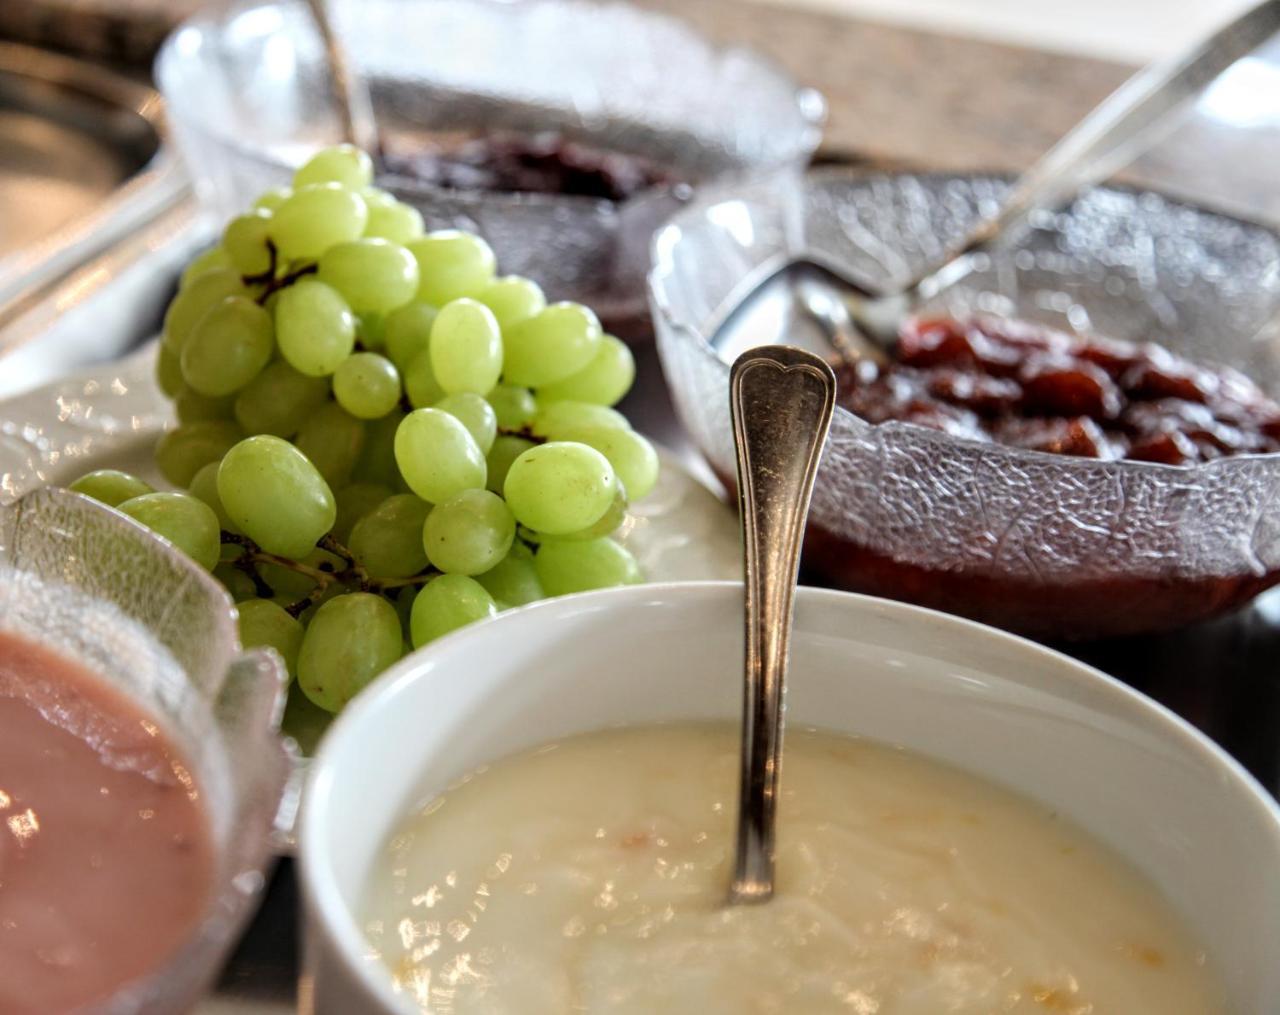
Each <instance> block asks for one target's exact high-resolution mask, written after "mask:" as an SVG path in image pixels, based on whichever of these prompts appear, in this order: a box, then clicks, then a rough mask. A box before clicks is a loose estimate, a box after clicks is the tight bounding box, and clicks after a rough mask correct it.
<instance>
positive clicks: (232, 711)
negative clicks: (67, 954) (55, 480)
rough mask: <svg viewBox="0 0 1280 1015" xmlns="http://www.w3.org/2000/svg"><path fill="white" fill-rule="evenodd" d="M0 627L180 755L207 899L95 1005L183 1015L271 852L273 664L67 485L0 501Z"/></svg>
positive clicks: (129, 527)
mask: <svg viewBox="0 0 1280 1015" xmlns="http://www.w3.org/2000/svg"><path fill="white" fill-rule="evenodd" d="M0 629H3V630H6V631H10V632H13V633H15V634H18V635H22V636H25V637H27V638H29V639H30V640H33V641H38V642H40V643H41V644H45V645H48V646H50V647H51V648H54V649H57V650H59V651H61V652H63V653H64V654H66V655H69V656H71V657H72V658H75V659H78V660H80V661H82V662H83V663H85V664H86V665H88V666H89V667H90V668H91V669H93V670H94V671H96V672H97V673H98V674H99V676H101V677H102V678H104V679H105V680H106V681H107V682H108V683H111V684H114V685H115V686H117V687H118V688H120V689H121V690H122V691H123V692H124V693H125V694H126V695H127V696H129V697H130V698H132V699H134V700H135V701H137V702H138V703H139V704H140V705H142V706H143V707H144V708H145V709H146V710H147V711H148V712H150V713H151V714H153V715H158V716H160V717H161V718H162V719H164V720H165V726H166V730H167V732H168V733H169V734H170V735H171V736H172V737H173V738H174V740H175V742H176V743H177V744H178V745H179V746H180V747H181V748H182V749H183V753H184V754H185V755H186V757H187V759H188V760H189V761H190V763H191V766H192V768H193V770H194V772H195V775H196V779H197V782H198V783H199V784H200V786H201V790H202V793H203V796H204V800H205V804H206V808H205V809H206V811H207V813H208V816H209V819H210V825H211V832H212V835H213V841H214V855H215V858H216V865H215V869H214V882H213V890H212V892H211V893H210V898H209V903H208V907H207V909H206V911H205V913H204V916H203V918H202V920H201V922H200V923H199V925H198V926H197V927H196V928H195V929H194V930H193V931H192V933H191V936H190V937H189V938H188V939H187V940H186V941H184V942H181V943H176V944H177V948H176V950H175V952H174V953H173V954H172V955H171V956H169V957H168V958H167V959H166V960H165V961H164V962H163V964H162V965H161V966H160V967H159V968H157V969H156V970H155V971H154V972H152V973H151V974H149V975H147V976H146V977H143V978H142V979H139V980H136V981H133V982H131V983H128V984H126V985H125V986H124V987H122V988H121V989H119V990H118V991H117V992H116V993H115V994H113V995H112V996H111V997H110V998H107V999H105V1000H104V1001H102V1002H100V1003H99V1004H98V1005H95V1006H94V1007H93V1010H94V1011H95V1012H102V1013H104V1015H134V1013H144V1012H145V1013H157V1015H158V1013H163V1012H173V1011H185V1010H187V1008H188V1007H190V1006H191V1005H192V1004H193V1003H194V1002H195V1000H196V998H197V997H198V996H199V995H200V993H201V992H203V991H204V990H205V989H206V988H207V987H208V985H209V983H210V982H211V981H212V979H213V978H214V976H215V975H216V974H217V972H218V970H219V968H220V967H221V965H222V962H223V960H224V959H225V958H226V955H227V952H228V951H229V950H230V948H231V946H232V944H234V942H235V939H236V936H237V934H238V932H239V930H240V928H241V927H242V925H243V924H244V923H245V921H246V920H247V919H248V917H249V916H250V914H251V913H252V911H253V906H254V904H255V902H256V900H257V897H258V895H259V893H260V891H261V889H262V886H263V884H264V871H265V869H266V866H267V865H268V863H270V862H271V860H272V858H273V855H274V842H275V839H276V835H277V828H276V820H277V814H278V812H279V811H280V810H281V808H280V804H281V799H282V794H283V792H284V787H285V784H286V780H287V776H288V773H289V768H290V764H289V757H288V754H287V753H286V749H285V747H284V743H283V741H282V740H281V739H280V737H279V736H278V735H277V734H276V730H277V728H278V725H279V719H280V710H281V708H282V707H283V694H284V682H285V674H284V668H283V666H282V664H281V662H280V660H279V658H278V657H277V656H276V655H275V653H273V652H264V651H261V650H254V651H248V652H242V651H241V649H240V644H239V640H238V637H237V634H236V623H235V611H234V608H233V607H232V605H231V600H230V599H229V598H227V595H226V593H225V592H223V591H222V590H221V588H220V587H219V586H218V584H217V583H216V582H215V581H214V580H213V578H212V577H211V576H210V575H208V574H207V573H205V572H204V571H203V570H201V569H200V568H199V567H198V566H197V565H195V564H193V563H192V562H191V561H190V560H188V559H187V558H186V557H185V556H184V555H183V554H181V553H180V552H178V551H177V550H175V549H174V548H173V547H172V546H170V545H169V544H168V543H167V542H166V541H164V540H162V539H160V538H159V537H157V536H154V535H152V534H151V533H149V532H148V531H147V530H146V529H144V528H143V527H142V526H141V525H138V524H137V523H135V522H133V521H131V520H130V519H128V518H126V517H125V516H124V515H122V514H119V513H118V512H116V511H112V510H110V509H108V508H105V507H103V506H102V505H100V504H97V503H95V502H94V501H91V500H89V499H88V498H87V497H82V496H81V495H79V494H76V493H71V492H68V491H66V490H56V489H43V490H39V491H37V492H35V493H32V494H29V495H28V496H26V497H24V498H23V499H21V500H19V501H17V502H15V503H12V504H9V505H7V506H3V507H0ZM126 925H127V924H126Z"/></svg>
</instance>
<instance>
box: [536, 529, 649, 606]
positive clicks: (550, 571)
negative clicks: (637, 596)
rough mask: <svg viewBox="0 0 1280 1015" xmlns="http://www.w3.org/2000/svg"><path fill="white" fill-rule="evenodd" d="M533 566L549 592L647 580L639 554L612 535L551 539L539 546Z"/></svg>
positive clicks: (543, 586)
mask: <svg viewBox="0 0 1280 1015" xmlns="http://www.w3.org/2000/svg"><path fill="white" fill-rule="evenodd" d="M533 566H534V569H535V570H536V571H537V573H538V580H539V581H540V582H541V583H542V588H543V590H544V591H545V592H546V594H547V595H549V596H565V595H568V594H569V593H571V592H587V591H589V590H591V589H604V588H609V587H611V586H613V585H635V584H637V583H639V582H642V581H644V576H643V575H642V574H641V573H640V565H639V564H637V563H636V559H635V557H633V556H631V554H630V552H628V551H627V549H626V548H625V547H623V546H620V545H619V544H618V543H615V542H614V541H613V540H612V539H591V540H586V541H582V542H575V541H567V540H558V539H553V540H548V541H547V542H545V543H543V544H542V545H541V546H540V547H538V552H537V554H536V555H535V556H534V558H533Z"/></svg>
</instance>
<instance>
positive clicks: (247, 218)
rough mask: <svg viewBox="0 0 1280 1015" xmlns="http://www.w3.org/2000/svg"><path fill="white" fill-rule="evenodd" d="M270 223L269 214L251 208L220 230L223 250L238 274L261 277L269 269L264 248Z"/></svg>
mask: <svg viewBox="0 0 1280 1015" xmlns="http://www.w3.org/2000/svg"><path fill="white" fill-rule="evenodd" d="M270 223H271V212H269V211H267V209H265V208H254V209H253V210H252V211H247V212H245V213H244V214H243V215H237V216H236V217H235V218H233V219H232V220H231V221H230V222H228V223H227V227H226V228H225V229H224V230H223V231H222V249H223V250H225V251H226V252H227V256H228V257H229V258H231V266H232V267H233V268H235V269H236V271H238V272H240V274H241V275H262V274H265V273H266V272H268V271H270V270H271V249H270V248H269V247H268V246H267V229H268V227H269V226H270Z"/></svg>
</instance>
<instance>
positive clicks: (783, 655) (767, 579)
mask: <svg viewBox="0 0 1280 1015" xmlns="http://www.w3.org/2000/svg"><path fill="white" fill-rule="evenodd" d="M835 397H836V378H835V374H834V373H833V372H832V370H831V367H830V366H829V365H828V364H827V363H826V361H825V360H823V359H822V358H821V357H819V356H815V355H814V354H813V353H810V352H806V351H805V350H803V349H796V348H794V347H791V346H763V347H760V348H758V349H749V350H747V351H746V352H744V353H743V354H742V355H741V356H739V357H738V359H737V361H736V362H735V363H734V364H733V368H732V370H731V371H730V373H729V398H730V413H731V415H732V418H733V440H734V445H735V447H736V449H737V456H738V507H739V509H740V512H741V518H742V541H743V554H744V559H745V564H746V568H745V570H746V574H745V590H746V652H745V658H744V678H745V679H744V696H743V711H742V768H741V784H740V790H739V800H738V829H737V857H736V860H735V864H734V874H733V883H732V885H731V887H730V890H729V900H730V902H733V903H744V902H766V901H768V899H769V898H770V897H771V896H772V895H773V868H774V846H775V834H774V833H775V828H776V825H777V808H778V786H779V777H780V775H781V765H782V732H783V710H784V691H785V688H786V672H787V650H788V645H789V642H790V639H791V621H792V613H793V604H794V600H795V590H796V574H797V571H798V569H799V566H800V543H801V537H802V536H803V535H804V525H805V516H806V515H807V514H808V512H809V496H810V494H811V493H812V492H813V481H814V478H815V477H816V476H817V473H818V461H819V459H820V458H821V457H822V447H823V445H824V444H825V443H826V439H827V431H828V430H829V429H830V427H831V416H832V413H833V412H834V410H835Z"/></svg>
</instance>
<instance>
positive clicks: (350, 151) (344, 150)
mask: <svg viewBox="0 0 1280 1015" xmlns="http://www.w3.org/2000/svg"><path fill="white" fill-rule="evenodd" d="M372 179H373V161H372V160H371V159H370V158H369V156H368V155H366V154H365V153H364V152H363V151H361V150H360V149H359V148H357V147H356V146H355V145H351V144H340V145H334V146H333V147H332V148H322V149H321V150H320V151H318V152H316V153H315V154H314V155H312V156H311V158H309V159H308V160H307V161H306V162H305V163H303V165H302V168H300V169H299V170H298V171H297V172H295V173H294V174H293V185H294V187H295V188H297V187H305V186H308V185H309V184H313V183H338V184H341V185H342V186H344V187H351V188H352V189H353V190H358V189H361V188H363V187H367V186H369V182H370V181H371V180H372Z"/></svg>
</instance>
